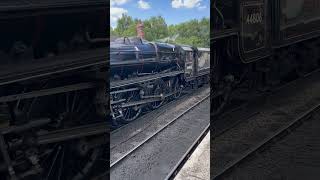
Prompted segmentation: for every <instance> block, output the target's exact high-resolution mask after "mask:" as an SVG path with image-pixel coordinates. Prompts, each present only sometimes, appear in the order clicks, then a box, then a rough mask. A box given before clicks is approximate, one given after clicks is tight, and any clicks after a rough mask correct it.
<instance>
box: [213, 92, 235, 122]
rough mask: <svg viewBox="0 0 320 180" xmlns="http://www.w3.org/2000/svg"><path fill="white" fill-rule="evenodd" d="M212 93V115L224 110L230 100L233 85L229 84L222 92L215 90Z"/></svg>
mask: <svg viewBox="0 0 320 180" xmlns="http://www.w3.org/2000/svg"><path fill="white" fill-rule="evenodd" d="M211 94H213V95H212V99H211V115H212V116H217V115H219V114H220V113H221V112H222V110H223V108H224V107H225V106H226V105H227V103H228V101H229V97H230V94H231V87H230V86H227V87H226V88H224V90H222V91H220V92H219V91H217V92H213V93H211Z"/></svg>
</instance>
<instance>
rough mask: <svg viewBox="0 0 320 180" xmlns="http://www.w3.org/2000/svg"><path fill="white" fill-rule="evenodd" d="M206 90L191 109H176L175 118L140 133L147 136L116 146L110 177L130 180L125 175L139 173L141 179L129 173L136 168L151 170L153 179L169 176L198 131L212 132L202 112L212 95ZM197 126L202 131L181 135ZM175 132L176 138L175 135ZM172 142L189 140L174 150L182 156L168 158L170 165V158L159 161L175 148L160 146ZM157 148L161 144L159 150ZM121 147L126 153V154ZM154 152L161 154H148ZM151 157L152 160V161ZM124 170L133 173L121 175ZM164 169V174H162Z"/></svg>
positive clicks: (207, 105)
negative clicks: (163, 166) (163, 165)
mask: <svg viewBox="0 0 320 180" xmlns="http://www.w3.org/2000/svg"><path fill="white" fill-rule="evenodd" d="M206 90H207V92H208V94H205V95H204V96H203V97H202V98H199V99H198V100H197V101H196V102H195V103H192V105H191V106H188V107H187V108H186V109H183V111H181V110H177V114H176V115H175V117H174V118H172V119H167V121H166V122H165V123H162V124H161V123H160V124H157V125H155V126H154V127H153V128H150V127H148V129H149V130H148V131H149V132H141V134H144V135H145V136H144V137H142V136H141V137H138V136H139V135H141V134H139V135H136V136H135V137H134V138H133V139H129V140H126V141H125V142H123V143H121V144H120V148H119V147H114V149H113V150H111V156H112V155H113V156H114V157H111V164H110V171H111V178H112V179H127V178H128V177H126V176H129V177H131V178H132V177H135V178H141V176H142V174H139V175H141V176H140V177H139V175H136V176H135V175H133V173H130V171H133V169H134V168H141V169H143V171H148V169H149V168H151V169H152V172H151V171H149V172H146V173H144V174H148V173H149V174H151V176H152V177H153V176H154V177H157V178H159V179H163V178H165V177H166V176H167V174H168V173H170V171H171V170H172V168H173V167H174V166H175V165H176V163H177V162H178V161H179V159H180V157H182V156H183V155H184V154H185V152H186V151H188V149H189V146H190V144H193V143H194V141H195V139H197V138H198V136H199V132H203V129H207V130H208V129H209V121H210V120H209V116H208V112H207V113H200V112H203V111H208V110H209V108H208V107H209V104H208V103H209V96H210V95H209V90H208V89H206ZM204 107H205V108H204ZM171 108H172V107H171ZM173 112H174V110H173ZM186 114H188V115H186ZM189 114H190V116H193V118H191V117H190V116H189ZM200 114H201V115H200ZM196 115H198V117H197V118H198V119H194V118H195V117H194V116H196ZM156 118H157V117H156ZM204 118H205V120H204ZM197 122H198V123H197ZM181 124H182V125H181ZM195 126H196V129H199V131H194V132H193V133H187V132H181V130H182V129H189V131H191V128H192V127H195ZM184 127H188V128H184ZM152 130H153V131H152ZM184 131H187V130H184ZM129 133H130V132H129ZM175 133H176V135H173V134H175ZM181 133H182V134H181ZM185 136H189V137H188V138H186V137H185ZM163 138H164V139H168V141H162V140H161V139H163ZM173 139H176V140H177V141H187V142H186V143H183V144H180V145H181V146H179V148H176V149H175V151H176V152H175V153H177V154H179V155H178V156H175V158H179V159H174V158H170V159H169V161H170V162H165V161H166V160H165V159H167V160H168V157H166V158H163V157H162V158H160V156H163V155H164V154H163V153H165V151H167V149H168V148H173V147H172V146H169V145H167V144H164V145H161V146H160V145H159V143H169V141H173ZM190 140H192V142H190ZM152 144H155V145H152ZM178 144H179V143H178V142H177V143H176V144H175V145H176V146H178ZM132 145H133V146H132ZM158 145H159V148H157V147H156V146H158ZM186 146H188V147H186ZM126 147H130V148H128V149H126ZM122 148H123V149H125V150H124V151H123V149H122ZM112 151H113V152H112ZM154 151H160V152H159V153H156V155H148V154H154V153H155V152H154ZM142 152H143V153H142ZM167 153H170V151H168V152H167ZM140 155H143V157H142V158H139V159H138V162H137V161H136V160H132V159H136V158H137V157H138V156H140ZM158 156H159V157H158ZM167 156H168V155H167ZM115 157H116V158H115ZM150 158H151V159H152V160H150ZM156 158H158V159H161V161H160V160H159V161H155V160H154V161H153V159H156ZM144 159H149V160H147V161H144ZM143 162H145V163H143ZM153 162H155V163H157V164H160V165H155V164H153ZM132 163H142V164H143V165H146V164H150V167H149V168H142V167H140V166H143V165H140V166H139V165H136V166H132V165H131V164H132ZM161 163H164V164H166V165H167V167H165V170H163V168H161V167H160V166H161ZM155 166H157V167H155ZM124 168H129V169H130V170H128V171H126V172H125V173H121V169H124ZM156 169H159V171H157V170H156ZM162 170H163V171H165V172H163V171H162ZM138 171H139V170H135V171H133V172H134V173H140V172H138ZM141 173H142V172H141ZM129 174H130V175H129ZM150 178H151V177H150ZM129 179H130V178H129ZM142 179H143V178H142Z"/></svg>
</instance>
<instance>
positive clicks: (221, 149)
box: [210, 73, 320, 177]
mask: <svg viewBox="0 0 320 180" xmlns="http://www.w3.org/2000/svg"><path fill="white" fill-rule="evenodd" d="M319 77H320V76H319V73H316V74H315V75H313V76H310V77H308V78H306V79H301V80H298V81H297V82H295V83H292V84H290V85H289V86H288V87H286V88H284V89H281V90H280V91H279V92H277V93H275V94H273V95H271V96H266V99H265V100H264V102H261V101H260V102H259V104H254V105H251V106H252V107H248V108H255V109H256V111H258V112H259V114H257V115H255V116H253V117H251V118H250V119H247V120H245V121H243V122H241V123H240V124H238V125H237V126H235V127H233V128H232V129H230V130H229V131H227V132H225V133H223V134H221V135H220V136H218V137H215V138H214V139H213V140H211V154H212V156H211V158H212V159H211V161H210V162H211V165H210V166H211V177H214V176H215V175H217V173H219V172H220V171H221V170H222V169H224V168H225V167H226V166H227V165H228V163H230V162H232V161H234V160H235V159H236V158H237V157H239V155H240V154H242V153H243V152H245V151H247V150H249V149H250V148H251V147H252V146H254V145H255V144H257V143H259V142H261V141H262V140H263V139H265V138H266V137H267V136H269V135H270V134H271V133H273V132H275V131H277V130H278V129H279V128H280V127H282V126H284V125H286V124H287V123H289V122H290V121H291V120H292V118H295V117H297V116H298V115H300V114H301V113H303V112H305V111H307V110H308V109H310V108H311V107H313V106H314V105H316V104H318V103H319V102H320V93H319V92H320V79H319ZM274 165H275V164H274Z"/></svg>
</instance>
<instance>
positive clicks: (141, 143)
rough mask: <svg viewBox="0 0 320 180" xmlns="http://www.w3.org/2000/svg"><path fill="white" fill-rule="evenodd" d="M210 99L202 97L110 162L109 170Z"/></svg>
mask: <svg viewBox="0 0 320 180" xmlns="http://www.w3.org/2000/svg"><path fill="white" fill-rule="evenodd" d="M209 97H210V94H208V95H207V96H205V97H203V98H202V99H201V100H200V101H198V102H197V103H195V104H194V105H193V106H191V107H189V108H188V109H186V110H185V111H183V112H181V113H180V114H179V115H178V116H176V117H175V118H173V119H172V120H171V121H169V122H168V123H167V124H165V125H164V126H163V127H161V128H160V129H158V130H157V131H156V132H154V133H152V134H151V135H150V136H148V137H147V138H146V139H145V140H143V141H142V142H140V143H139V144H138V145H137V146H135V147H134V148H132V149H131V150H130V151H128V152H127V153H125V154H124V155H122V156H121V157H120V158H118V159H117V160H116V161H114V162H112V163H111V164H110V169H111V168H113V167H115V166H116V165H117V164H118V163H120V162H121V161H122V160H124V159H125V158H127V157H128V156H129V155H130V154H132V153H133V152H134V151H136V150H137V149H139V148H140V147H142V146H143V145H144V144H145V143H146V142H148V141H149V140H151V139H152V138H153V137H155V136H156V135H157V134H159V133H160V132H161V131H163V130H164V129H166V128H167V127H168V126H169V125H171V124H173V122H175V121H176V120H177V119H180V118H181V117H182V116H183V115H185V114H186V113H187V112H189V111H190V110H192V109H193V108H195V107H196V106H198V105H199V104H200V103H202V102H203V101H204V100H206V99H207V98H209Z"/></svg>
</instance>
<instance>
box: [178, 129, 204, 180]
mask: <svg viewBox="0 0 320 180" xmlns="http://www.w3.org/2000/svg"><path fill="white" fill-rule="evenodd" d="M199 179H200V180H209V179H210V131H209V133H208V134H207V135H206V136H205V138H204V139H203V140H202V142H201V143H200V144H199V146H198V147H197V149H196V150H195V151H194V152H193V153H192V155H191V156H190V158H189V159H188V161H187V162H186V163H185V165H184V166H183V167H182V169H181V170H180V172H179V173H178V174H177V176H176V178H175V180H199Z"/></svg>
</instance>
